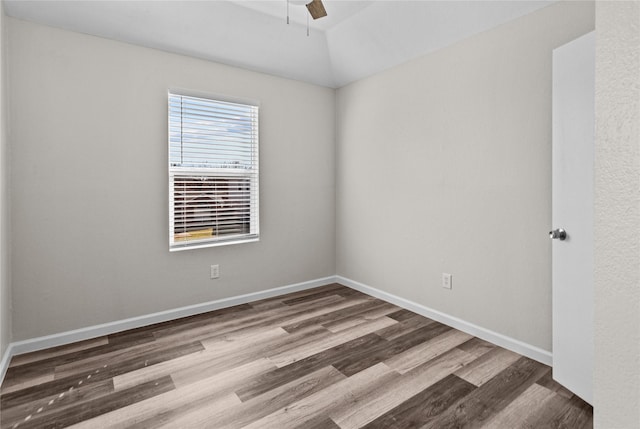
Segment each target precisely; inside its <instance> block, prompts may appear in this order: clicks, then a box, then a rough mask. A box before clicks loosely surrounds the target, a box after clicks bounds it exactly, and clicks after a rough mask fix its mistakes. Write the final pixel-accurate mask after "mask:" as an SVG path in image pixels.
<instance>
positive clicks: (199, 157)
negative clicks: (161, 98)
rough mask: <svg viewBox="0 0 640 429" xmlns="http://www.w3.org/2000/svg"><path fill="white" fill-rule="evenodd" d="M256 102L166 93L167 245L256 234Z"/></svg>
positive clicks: (174, 247) (224, 241) (227, 240)
mask: <svg viewBox="0 0 640 429" xmlns="http://www.w3.org/2000/svg"><path fill="white" fill-rule="evenodd" d="M258 200H259V197H258V106H255V105H249V104H240V103H231V102H227V101H218V100H211V99H206V98H199V97H191V96H186V95H179V94H174V93H169V243H170V249H171V250H179V249H185V248H195V247H204V246H213V245H219V244H229V243H235V242H241V241H253V240H257V239H258V236H259V232H258V227H259V222H258Z"/></svg>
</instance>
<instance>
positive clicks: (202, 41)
mask: <svg viewBox="0 0 640 429" xmlns="http://www.w3.org/2000/svg"><path fill="white" fill-rule="evenodd" d="M554 2H555V0H539V1H524V0H522V1H518V0H512V1H482V0H472V1H454V0H445V1H426V0H422V1H421V0H413V1H411V0H390V1H374V0H366V1H362V0H323V3H324V5H325V8H326V10H327V14H328V16H326V17H324V18H320V19H318V20H316V21H313V20H311V22H310V27H311V29H310V35H309V37H307V31H306V21H307V20H306V17H307V10H306V8H305V7H304V5H295V4H293V3H291V4H290V5H289V15H290V18H291V23H290V24H289V25H287V24H286V15H287V2H286V0H262V1H247V0H233V1H223V0H215V1H177V0H174V1H94V0H92V1H78V0H75V1H60V0H44V1H24V0H22V1H20V0H4V2H3V3H4V7H5V13H6V14H7V15H9V16H12V17H15V18H19V19H24V20H27V21H34V22H38V23H42V24H46V25H50V26H54V27H59V28H64V29H67V30H71V31H76V32H80V33H86V34H92V35H96V36H100V37H106V38H109V39H114V40H120V41H124V42H128V43H133V44H138V45H142V46H147V47H151V48H157V49H162V50H165V51H169V52H176V53H180V54H185V55H191V56H194V57H198V58H203V59H207V60H211V61H216V62H220V63H225V64H230V65H233V66H238V67H243V68H247V69H250V70H256V71H260V72H264V73H269V74H273V75H277V76H283V77H286V78H291V79H296V80H301V81H306V82H310V83H314V84H318V85H323V86H328V87H333V88H336V87H340V86H343V85H345V84H347V83H350V82H353V81H355V80H358V79H361V78H363V77H366V76H370V75H372V74H375V73H377V72H380V71H382V70H385V69H388V68H390V67H393V66H395V65H398V64H401V63H403V62H406V61H408V60H410V59H412V58H415V57H418V56H421V55H424V54H426V53H429V52H433V51H435V50H437V49H440V48H443V47H445V46H448V45H450V44H452V43H455V42H456V41H459V40H461V39H464V38H467V37H469V36H471V35H473V34H476V33H479V32H481V31H485V30H488V29H490V28H492V27H496V26H498V25H501V24H503V23H506V22H507V21H510V20H512V19H515V18H517V17H519V16H522V15H525V14H527V13H530V12H532V11H534V10H536V9H539V8H541V7H544V6H547V5H549V4H550V3H554Z"/></svg>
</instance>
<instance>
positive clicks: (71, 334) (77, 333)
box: [0, 276, 336, 384]
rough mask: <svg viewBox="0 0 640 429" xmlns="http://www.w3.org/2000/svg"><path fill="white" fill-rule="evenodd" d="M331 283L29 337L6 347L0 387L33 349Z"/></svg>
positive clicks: (297, 286) (298, 285)
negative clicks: (14, 360)
mask: <svg viewBox="0 0 640 429" xmlns="http://www.w3.org/2000/svg"><path fill="white" fill-rule="evenodd" d="M335 280H336V278H335V277H334V276H330V277H325V278H321V279H316V280H311V281H307V282H302V283H296V284H292V285H288V286H282V287H278V288H274V289H268V290H264V291H260V292H253V293H248V294H245V295H238V296H234V297H230V298H224V299H219V300H216V301H209V302H204V303H201V304H195V305H190V306H187V307H180V308H175V309H172V310H166V311H161V312H158V313H153V314H147V315H144V316H138V317H132V318H130V319H124V320H117V321H115V322H109V323H103V324H101V325H95V326H88V327H86V328H81V329H75V330H73V331H67V332H62V333H59V334H53V335H47V336H44V337H38V338H32V339H29V340H24V341H16V342H13V343H11V344H9V347H8V348H7V351H6V352H5V354H4V356H3V357H2V360H1V361H0V384H1V383H2V381H3V380H4V376H5V374H6V372H7V368H8V366H9V361H10V360H11V357H12V356H16V355H20V354H23V353H29V352H34V351H37V350H43V349H47V348H50V347H57V346H62V345H65V344H71V343H75V342H77V341H83V340H89V339H92V338H97V337H101V336H104V335H109V334H114V333H116V332H122V331H126V330H128V329H135V328H141V327H143V326H149V325H153V324H154V323H161V322H166V321H169V320H174V319H179V318H181V317H187V316H193V315H196V314H201V313H206V312H209V311H214V310H219V309H221V308H227V307H232V306H234V305H239V304H246V303H248V302H252V301H258V300H261V299H265V298H272V297H275V296H279V295H285V294H288V293H292V292H298V291H301V290H305V289H312V288H315V287H319V286H324V285H328V284H331V283H335Z"/></svg>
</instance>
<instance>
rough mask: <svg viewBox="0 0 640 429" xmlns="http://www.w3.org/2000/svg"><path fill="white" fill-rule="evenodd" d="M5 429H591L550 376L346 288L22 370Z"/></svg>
mask: <svg viewBox="0 0 640 429" xmlns="http://www.w3.org/2000/svg"><path fill="white" fill-rule="evenodd" d="M0 413H1V418H0V422H1V427H2V428H61V427H68V426H71V427H74V428H92V429H94V428H125V427H126V428H129V427H135V428H216V429H217V428H251V429H258V428H259V429H265V428H278V429H283V428H305V429H323V428H326V429H329V428H334V429H335V428H367V429H370V428H397V429H400V428H454V427H455V428H459V427H487V428H589V427H592V415H593V411H592V408H591V406H589V405H588V404H586V403H585V402H583V401H582V400H580V399H579V398H577V397H576V396H574V395H572V394H571V393H570V392H569V391H567V390H566V389H564V388H562V387H561V386H560V385H558V384H557V383H556V382H554V381H553V380H552V378H551V369H550V368H549V367H548V366H545V365H542V364H540V363H538V362H536V361H533V360H531V359H528V358H526V357H522V356H520V355H518V354H516V353H513V352H510V351H507V350H505V349H502V348H500V347H497V346H494V345H492V344H490V343H487V342H485V341H483V340H480V339H478V338H474V337H472V336H470V335H467V334H465V333H463V332H460V331H457V330H455V329H452V328H450V327H448V326H445V325H442V324H440V323H438V322H435V321H433V320H430V319H427V318H424V317H422V316H419V315H416V314H414V313H411V312H409V311H407V310H403V309H400V308H399V307H396V306H394V305H392V304H389V303H386V302H384V301H380V300H378V299H375V298H372V297H370V296H368V295H364V294H362V293H360V292H357V291H354V290H352V289H349V288H346V287H344V286H341V285H337V284H334V285H329V286H325V287H321V288H317V289H313V290H308V291H303V292H297V293H293V294H289V295H285V296H281V297H277V298H271V299H265V300H262V301H257V302H253V303H250V304H244V305H238V306H235V307H232V308H228V309H223V310H219V311H214V312H211V313H206V314H202V315H198V316H193V317H188V318H184V319H180V320H176V321H172V322H167V323H161V324H157V325H153V326H149V327H145V328H140V329H135V330H131V331H127V332H123V333H120V334H115V335H109V336H106V337H102V338H97V339H94V340H89V341H84V342H80V343H76V344H72V345H68V346H63V347H58V348H53V349H48V350H44V351H40V352H35V353H30V354H25V355H20V356H15V357H14V358H13V359H12V360H11V364H10V368H9V370H8V372H7V375H6V378H5V380H4V383H3V385H2V388H1V396H0Z"/></svg>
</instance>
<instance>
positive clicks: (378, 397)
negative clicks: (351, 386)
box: [329, 349, 474, 429]
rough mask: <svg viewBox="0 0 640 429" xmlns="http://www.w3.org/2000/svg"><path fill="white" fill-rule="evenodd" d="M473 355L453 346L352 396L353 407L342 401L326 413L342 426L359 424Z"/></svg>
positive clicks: (351, 427)
mask: <svg viewBox="0 0 640 429" xmlns="http://www.w3.org/2000/svg"><path fill="white" fill-rule="evenodd" d="M473 359H474V357H473V356H472V355H470V354H468V353H466V352H463V351H462V350H456V349H453V350H451V351H450V352H448V353H446V354H444V355H442V356H440V357H438V358H436V359H434V360H433V361H430V362H427V363H426V364H423V365H421V366H419V367H417V368H414V369H413V370H411V371H409V372H407V373H405V374H403V375H402V376H401V377H398V378H396V379H394V380H391V381H389V382H388V383H384V384H382V383H381V384H378V385H376V386H375V387H374V388H373V389H371V390H369V391H367V392H366V393H365V394H364V395H362V396H361V397H358V398H356V400H357V403H358V406H357V407H349V406H345V405H346V404H343V405H341V406H339V407H335V408H334V410H332V411H331V412H330V414H329V415H330V416H331V419H332V420H333V421H334V422H336V423H337V424H338V426H340V427H341V428H342V429H356V428H359V427H361V426H364V425H366V424H367V423H369V422H371V421H373V420H374V419H376V418H378V417H380V416H381V415H383V414H384V413H386V412H387V411H389V410H391V409H392V408H394V407H396V406H398V405H400V404H401V403H402V402H404V401H406V400H408V399H409V398H411V397H412V396H414V395H416V394H418V393H420V392H421V391H422V390H424V389H426V388H428V387H429V386H431V385H433V384H435V383H437V382H438V381H440V380H442V379H443V378H445V377H446V376H447V375H449V374H451V373H453V372H454V371H456V370H457V369H459V368H460V367H462V366H464V365H466V364H468V363H469V362H471V361H473ZM354 377H355V376H354Z"/></svg>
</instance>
